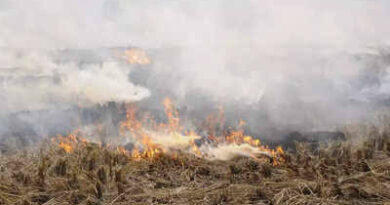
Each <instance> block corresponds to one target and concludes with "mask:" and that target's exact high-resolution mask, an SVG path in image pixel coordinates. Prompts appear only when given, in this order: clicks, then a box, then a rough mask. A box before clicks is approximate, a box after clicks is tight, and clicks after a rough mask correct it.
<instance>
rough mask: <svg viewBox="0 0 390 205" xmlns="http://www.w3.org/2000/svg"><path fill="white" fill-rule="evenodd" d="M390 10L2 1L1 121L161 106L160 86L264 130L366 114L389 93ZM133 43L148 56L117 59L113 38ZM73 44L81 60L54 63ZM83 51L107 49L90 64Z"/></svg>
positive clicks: (303, 4)
mask: <svg viewBox="0 0 390 205" xmlns="http://www.w3.org/2000/svg"><path fill="white" fill-rule="evenodd" d="M388 19H390V3H389V2H388V1H366V0H345V1H342V2H340V1H336V0H334V1H333V0H331V1H312V0H310V1H309V0H300V1H295V2H291V1H278V3H276V2H275V1H255V0H253V1H250V0H232V1H224V0H209V1H179V0H177V1H142V0H140V1H135V0H84V1H77V0H67V1H65V0H64V1H62V0H55V1H43V0H30V1H22V0H3V1H1V2H0V27H1V30H0V47H1V50H0V83H1V85H0V106H1V110H0V114H1V115H2V116H4V117H3V118H4V119H7V120H6V121H7V123H3V124H5V125H6V126H5V127H4V126H3V127H1V129H0V132H1V131H2V130H8V131H9V130H14V129H17V128H10V127H9V126H8V124H12V123H11V122H8V121H10V120H9V116H10V115H15V114H16V115H17V113H20V112H21V111H28V112H30V111H31V112H37V110H56V111H55V112H56V113H57V114H55V115H56V116H57V115H58V116H59V117H60V118H61V116H64V113H66V112H67V111H64V110H66V109H68V108H69V107H73V106H80V105H82V106H90V105H91V106H92V105H95V104H104V103H108V102H109V101H116V102H140V104H141V106H142V107H146V108H148V107H152V108H155V107H156V104H160V100H161V99H162V98H163V97H165V95H168V96H170V97H172V98H173V99H174V100H175V101H176V102H177V103H178V104H179V107H185V108H186V109H187V111H186V113H187V114H188V115H189V117H191V116H194V117H195V116H196V117H198V116H201V117H203V116H205V115H207V114H209V113H208V111H209V110H210V109H216V108H218V106H220V105H222V106H224V107H225V110H226V113H227V117H229V115H232V116H233V115H234V116H238V117H241V118H243V119H245V120H247V121H248V124H247V126H248V128H250V129H251V131H252V132H254V133H258V134H260V135H261V134H262V132H264V133H265V132H266V130H269V129H276V128H280V129H290V130H293V129H303V130H305V129H306V130H318V129H332V128H334V127H335V126H339V125H342V124H345V123H348V122H353V121H360V120H364V119H367V118H368V117H370V116H372V115H375V114H377V112H379V111H380V110H381V109H383V108H386V104H388V97H389V94H390V89H389V83H390V81H389V76H388V73H387V72H388V69H389V64H390V63H389V61H390V57H389V53H390V52H388V50H386V48H387V47H388V46H389V44H390V37H389V36H390V26H389V23H388ZM127 46H135V47H139V48H142V49H145V50H146V52H147V53H149V54H150V55H151V59H152V64H151V65H149V66H147V68H145V69H144V68H137V66H128V65H124V64H123V63H121V62H119V60H117V59H116V58H111V56H113V54H111V53H110V51H111V50H110V49H111V48H116V47H127ZM69 50H71V51H70V52H75V53H76V54H73V55H76V56H77V59H78V60H76V61H77V62H75V60H74V59H73V60H72V59H70V60H68V61H65V62H61V63H59V62H58V60H57V58H56V57H55V56H56V55H55V53H56V52H59V51H62V53H64V54H63V55H64V56H62V58H67V57H66V56H67V55H69V54H67V52H65V51H69ZM85 50H87V51H93V52H92V53H94V54H97V56H98V59H103V60H98V62H95V61H93V60H92V61H93V62H92V63H88V59H90V55H89V54H88V55H87V56H83V54H82V53H83V52H81V51H85ZM59 53H60V54H61V52H59ZM87 53H88V52H87ZM107 53H108V54H107ZM107 56H109V57H107ZM80 59H81V60H80ZM83 59H84V60H83ZM47 112H49V113H51V112H52V111H47ZM23 115H25V114H23ZM37 115H38V116H39V119H41V120H44V119H45V117H42V115H48V116H54V114H50V115H49V114H43V113H42V114H31V115H29V116H30V117H27V118H28V120H26V121H29V123H31V124H35V123H43V122H37V121H36V120H35V119H36V116H37ZM67 115H70V114H69V113H67ZM32 116H34V117H32ZM31 119H34V120H31ZM69 119H73V118H72V117H63V120H64V121H65V122H58V123H52V124H51V123H46V124H49V125H47V126H48V127H50V126H56V127H57V126H60V125H59V124H65V125H68V124H69ZM46 120H48V119H46ZM30 121H31V122H30ZM49 121H50V120H49ZM72 123H74V122H72ZM65 127H66V126H65ZM45 129H46V128H45ZM41 132H43V133H44V132H45V131H44V130H42V129H41Z"/></svg>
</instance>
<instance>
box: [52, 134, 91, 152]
mask: <svg viewBox="0 0 390 205" xmlns="http://www.w3.org/2000/svg"><path fill="white" fill-rule="evenodd" d="M78 134H79V131H78V130H75V131H73V132H72V133H70V134H68V135H67V136H65V137H64V136H62V135H57V137H56V138H53V139H52V142H53V143H57V144H58V146H59V147H60V148H61V149H63V150H64V151H65V152H66V153H71V152H73V151H74V150H75V148H76V147H77V146H78V145H80V144H82V145H85V144H87V143H88V141H87V140H86V139H84V138H82V137H79V136H78Z"/></svg>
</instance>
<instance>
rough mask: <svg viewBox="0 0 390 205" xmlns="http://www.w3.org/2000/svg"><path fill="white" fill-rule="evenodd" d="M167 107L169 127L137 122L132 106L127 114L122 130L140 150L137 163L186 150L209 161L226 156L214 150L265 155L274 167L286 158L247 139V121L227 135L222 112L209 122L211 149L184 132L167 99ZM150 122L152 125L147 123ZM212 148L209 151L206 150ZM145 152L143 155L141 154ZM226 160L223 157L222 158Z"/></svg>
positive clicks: (135, 153)
mask: <svg viewBox="0 0 390 205" xmlns="http://www.w3.org/2000/svg"><path fill="white" fill-rule="evenodd" d="M162 104H163V105H164V110H165V114H166V117H167V122H166V123H156V122H154V121H153V119H150V118H149V121H148V120H143V121H142V120H141V121H139V120H137V118H136V113H135V107H134V106H132V105H131V106H129V108H128V111H127V120H126V121H124V122H122V124H121V129H122V133H125V132H123V131H127V132H129V133H131V136H132V137H134V138H136V139H137V141H138V142H139V144H140V145H141V149H139V148H136V149H133V151H132V153H131V156H132V158H134V159H137V160H140V159H153V158H156V157H158V156H159V154H161V153H166V152H170V153H171V154H173V155H175V156H176V155H177V153H175V150H177V149H180V150H187V152H189V153H192V154H194V155H197V156H200V157H207V156H209V155H210V154H213V153H216V154H217V155H218V156H221V155H222V154H221V153H223V152H220V153H219V152H218V151H217V152H213V151H210V150H211V149H213V150H218V149H220V150H224V149H229V153H230V154H231V155H233V154H242V155H248V156H251V157H256V156H255V155H256V154H263V155H267V156H269V157H271V158H273V159H274V160H273V162H274V164H278V163H280V161H281V160H280V159H279V158H280V157H279V156H280V155H281V154H283V149H282V148H281V147H277V148H276V149H275V150H274V149H270V148H268V147H266V146H263V145H261V141H260V140H259V139H255V138H253V137H252V136H248V135H245V133H244V129H243V127H244V126H245V124H246V123H245V121H243V120H239V123H238V127H239V128H238V129H237V130H234V129H232V128H230V129H229V130H228V131H227V132H221V130H223V126H224V125H223V122H224V119H223V113H224V112H223V109H222V108H221V109H219V113H218V115H217V116H209V117H208V118H207V119H206V121H207V122H208V123H210V124H208V125H207V130H209V135H208V136H207V138H208V139H209V140H211V142H212V145H209V144H207V145H206V144H200V145H198V144H197V143H196V140H199V139H202V137H201V136H200V135H198V134H197V133H196V132H194V131H183V130H184V129H183V127H182V126H181V124H180V122H181V120H180V117H179V113H178V110H177V109H176V108H175V106H174V103H173V102H172V100H171V99H169V98H165V99H164V100H163V102H162ZM145 122H149V123H145ZM215 129H219V131H220V133H219V134H220V135H218V134H217V133H218V132H216V131H215ZM205 146H209V148H210V149H208V148H204V147H205ZM140 150H143V151H140ZM220 158H221V159H223V158H224V157H220Z"/></svg>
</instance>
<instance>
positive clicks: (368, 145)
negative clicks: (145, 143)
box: [0, 126, 390, 205]
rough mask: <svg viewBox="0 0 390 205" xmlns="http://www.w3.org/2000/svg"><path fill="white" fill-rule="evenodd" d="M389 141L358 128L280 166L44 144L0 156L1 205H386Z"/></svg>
mask: <svg viewBox="0 0 390 205" xmlns="http://www.w3.org/2000/svg"><path fill="white" fill-rule="evenodd" d="M351 130H352V131H351ZM357 133H359V134H360V135H364V137H361V138H359V140H357V135H358V134H357ZM389 135H390V129H389V128H385V129H380V128H378V127H375V126H366V127H365V128H362V127H361V126H360V127H359V128H356V129H355V130H353V129H350V130H349V131H346V136H347V137H348V139H347V141H343V142H337V141H335V142H331V143H328V144H326V145H325V144H324V145H321V146H320V147H317V148H313V147H312V146H311V145H310V144H309V143H302V142H297V143H296V149H295V150H294V151H286V152H284V153H283V154H280V157H281V158H282V159H283V163H279V164H274V163H273V162H272V158H265V159H264V160H262V161H259V160H255V159H254V158H251V157H247V156H237V157H235V158H232V159H230V160H227V161H222V160H207V159H205V158H202V157H199V156H196V155H194V154H189V153H184V152H183V153H182V152H180V151H179V152H176V153H175V154H174V155H172V154H169V153H159V154H158V156H155V157H153V158H145V159H135V158H133V157H131V156H129V155H127V154H126V153H124V152H121V151H120V150H117V149H112V148H109V147H104V146H102V145H99V144H95V143H79V144H77V145H76V146H75V147H73V149H74V150H72V152H67V151H66V149H64V148H63V147H60V146H53V143H54V142H51V141H47V142H44V143H43V144H42V146H41V149H40V151H39V152H37V151H34V152H31V151H30V152H22V151H21V152H20V153H17V154H12V155H4V156H2V157H1V161H0V163H1V164H0V181H1V182H0V204H7V205H8V204H15V205H19V204H21V205H25V204H44V205H53V204H91V205H93V204H110V205H120V204H274V205H280V204H378V205H379V204H389V202H390V171H389V170H390V161H389V156H390V138H389ZM357 141H358V142H357Z"/></svg>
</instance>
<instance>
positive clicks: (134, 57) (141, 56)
mask: <svg viewBox="0 0 390 205" xmlns="http://www.w3.org/2000/svg"><path fill="white" fill-rule="evenodd" d="M122 57H123V58H124V59H125V60H126V61H127V62H129V63H130V64H141V65H146V64H150V62H151V61H150V59H149V57H148V56H147V55H146V52H145V51H143V50H141V49H139V48H131V49H127V50H125V51H124V52H123V55H122Z"/></svg>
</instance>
